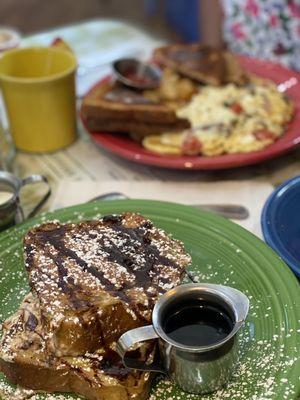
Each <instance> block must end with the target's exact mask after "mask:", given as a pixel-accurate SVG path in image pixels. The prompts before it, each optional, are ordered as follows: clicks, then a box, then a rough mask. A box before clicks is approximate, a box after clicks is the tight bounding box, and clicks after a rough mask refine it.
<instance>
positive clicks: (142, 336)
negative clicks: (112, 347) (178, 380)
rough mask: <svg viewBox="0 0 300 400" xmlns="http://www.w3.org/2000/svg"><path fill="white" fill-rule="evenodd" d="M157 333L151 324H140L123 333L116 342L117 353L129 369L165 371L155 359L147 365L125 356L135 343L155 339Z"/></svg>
mask: <svg viewBox="0 0 300 400" xmlns="http://www.w3.org/2000/svg"><path fill="white" fill-rule="evenodd" d="M157 338H158V335H157V333H156V332H155V330H154V328H153V326H152V325H147V326H142V327H140V328H136V329H132V330H131V331H128V332H126V333H124V334H123V335H122V336H121V337H120V338H119V340H118V342H117V348H116V350H117V353H118V354H119V356H120V357H121V358H122V361H123V364H124V365H125V367H127V368H129V369H138V370H140V371H153V372H160V373H166V372H165V370H164V368H163V366H162V365H161V362H160V361H159V360H158V359H156V358H157V357H155V359H154V361H153V362H152V363H151V364H149V365H147V364H146V363H145V362H144V361H141V360H135V359H133V358H130V357H128V356H126V353H127V351H128V350H129V349H130V348H131V347H132V346H133V345H135V344H137V343H141V342H145V341H147V340H152V339H157Z"/></svg>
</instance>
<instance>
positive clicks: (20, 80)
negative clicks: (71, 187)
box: [0, 47, 76, 152]
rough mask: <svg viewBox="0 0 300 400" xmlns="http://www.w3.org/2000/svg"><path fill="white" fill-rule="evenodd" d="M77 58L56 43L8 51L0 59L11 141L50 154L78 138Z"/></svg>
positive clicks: (25, 147) (27, 149) (28, 148)
mask: <svg viewBox="0 0 300 400" xmlns="http://www.w3.org/2000/svg"><path fill="white" fill-rule="evenodd" d="M75 71H76V59H75V57H74V55H73V54H72V53H69V52H67V51H65V50H62V49H58V48H54V47H30V48H22V49H15V50H10V51H8V52H6V53H4V54H3V56H2V57H1V58H0V84H1V88H2V92H3V97H4V101H5V105H6V110H7V113H8V118H9V124H10V131H11V133H12V137H13V140H14V142H15V145H16V147H17V148H18V149H20V150H25V151H30V152H50V151H54V150H57V149H60V148H62V147H65V146H67V145H69V144H70V143H72V142H73V141H74V140H75V138H76V106H75V101H76V96H75Z"/></svg>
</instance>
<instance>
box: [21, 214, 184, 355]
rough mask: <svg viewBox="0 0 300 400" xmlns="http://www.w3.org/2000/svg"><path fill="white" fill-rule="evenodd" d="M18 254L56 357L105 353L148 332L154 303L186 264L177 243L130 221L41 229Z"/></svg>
mask: <svg viewBox="0 0 300 400" xmlns="http://www.w3.org/2000/svg"><path fill="white" fill-rule="evenodd" d="M24 247H25V264H26V269H27V272H28V275H29V283H30V285H31V288H32V291H33V292H34V293H35V294H36V296H37V298H38V299H39V303H40V307H41V314H42V323H43V326H44V331H45V332H47V333H48V337H47V340H46V349H47V351H49V353H52V354H55V355H56V356H63V355H71V356H75V355H81V354H84V353H85V352H87V351H89V352H93V351H95V350H96V349H97V348H99V347H101V346H104V347H108V346H109V345H110V344H111V343H112V342H114V341H116V340H117V339H118V338H119V337H120V336H121V335H122V334H123V333H124V332H125V331H127V330H129V329H132V328H135V327H138V326H142V325H145V324H148V323H149V322H150V321H151V314H152V309H153V306H154V304H155V302H156V300H157V298H158V297H159V296H160V295H161V294H163V293H164V292H166V291H167V290H169V289H171V288H172V287H174V286H177V285H178V284H179V283H180V282H181V280H182V278H183V276H184V274H185V267H186V266H187V265H188V264H189V263H190V257H189V256H188V255H187V254H186V252H185V250H184V247H183V245H182V243H181V242H179V241H177V240H174V239H172V238H170V237H169V236H168V235H167V234H166V233H165V232H164V231H162V230H160V229H157V228H156V227H155V226H154V225H153V224H152V223H151V222H150V221H149V220H147V219H145V218H144V217H142V216H141V215H138V214H134V213H125V214H122V215H111V216H106V217H103V218H102V219H101V220H98V221H89V222H81V223H79V224H65V225H62V224H59V223H48V224H45V225H41V226H40V227H38V228H35V229H33V230H31V231H29V232H28V234H27V235H26V236H25V239H24Z"/></svg>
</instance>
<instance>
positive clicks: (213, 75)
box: [154, 43, 246, 86]
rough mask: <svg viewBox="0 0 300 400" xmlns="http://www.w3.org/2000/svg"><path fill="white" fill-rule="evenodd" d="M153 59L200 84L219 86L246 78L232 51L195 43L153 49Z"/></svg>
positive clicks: (241, 81) (242, 80)
mask: <svg viewBox="0 0 300 400" xmlns="http://www.w3.org/2000/svg"><path fill="white" fill-rule="evenodd" d="M154 59H155V60H156V61H157V62H158V63H160V64H161V65H162V66H164V67H169V68H171V69H173V70H174V71H177V72H180V73H181V74H183V75H184V76H186V77H189V78H191V79H195V80H196V81H198V82H201V83H207V84H211V85H217V86H218V85H221V84H223V83H230V82H231V83H237V84H243V83H245V80H246V73H245V71H244V70H243V68H242V67H241V66H240V64H239V62H238V60H237V59H236V57H235V56H234V55H233V54H231V53H229V52H227V51H221V50H219V49H215V48H213V47H210V46H206V45H201V44H198V43H195V44H174V45H167V46H163V47H160V48H158V49H156V50H155V51H154Z"/></svg>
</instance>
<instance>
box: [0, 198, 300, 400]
mask: <svg viewBox="0 0 300 400" xmlns="http://www.w3.org/2000/svg"><path fill="white" fill-rule="evenodd" d="M123 211H135V212H139V213H141V214H143V215H145V216H146V217H149V218H150V219H151V220H152V221H153V222H154V223H155V224H156V225H157V226H159V227H161V228H163V229H165V230H166V231H167V232H169V233H171V234H172V235H173V236H174V237H175V238H177V239H180V240H182V241H183V242H184V244H185V247H186V250H187V251H188V252H189V253H190V254H191V256H192V258H193V264H192V267H191V270H192V271H193V272H194V273H195V275H196V276H197V279H198V280H199V281H200V282H213V283H221V284H225V285H229V286H233V287H236V288H238V289H240V290H241V291H243V292H244V293H246V294H247V295H248V296H249V299H250V302H251V308H250V314H249V318H248V320H247V323H246V325H245V327H244V329H243V331H242V333H241V341H240V342H241V346H240V347H241V349H240V352H241V354H240V355H241V357H240V364H239V366H238V369H237V372H236V373H235V375H234V377H233V379H232V381H231V382H230V384H229V385H228V386H227V387H226V388H224V389H222V390H219V391H218V392H216V393H214V394H211V395H207V396H204V397H203V398H204V399H215V400H220V399H222V400H223V399H229V400H245V399H248V400H266V399H272V400H274V399H278V400H293V399H297V395H298V396H299V394H300V381H299V376H300V357H299V353H300V334H299V333H300V311H299V304H300V301H299V300H300V291H299V285H298V282H297V281H296V279H295V278H294V276H293V275H292V273H291V272H290V270H289V269H288V268H287V266H286V265H285V264H284V263H283V261H282V260H281V259H280V258H279V257H278V256H277V255H276V254H275V253H274V252H273V251H272V250H271V249H270V248H269V247H268V246H266V245H265V244H264V243H263V242H262V241H260V240H259V239H257V238H256V237H255V236H254V235H252V234H250V233H249V232H247V231H246V230H244V229H242V228H240V227H239V226H238V225H235V224H234V223H232V222H229V221H227V220H225V219H223V218H220V217H217V216H215V215H213V214H210V213H206V212H200V211H198V210H195V209H193V208H192V207H186V206H181V205H177V204H173V203H163V202H156V201H145V200H119V201H110V202H95V203H89V204H84V205H79V206H75V207H71V208H66V209H62V210H59V211H56V212H54V213H49V214H46V215H43V216H41V217H39V218H36V219H32V220H30V221H27V222H25V223H24V224H22V225H20V226H18V227H16V228H11V229H10V230H8V231H6V232H5V233H2V235H0V260H1V265H0V289H1V294H0V312H1V316H0V318H1V319H2V320H3V319H5V318H6V317H8V316H9V315H10V314H12V313H13V312H14V311H15V310H16V309H17V308H18V306H19V304H20V302H21V300H22V298H23V296H24V295H25V293H26V292H27V291H28V284H27V279H26V275H25V272H24V266H23V258H22V238H23V235H24V234H25V232H26V231H27V230H28V229H29V228H31V227H32V226H33V225H35V224H37V223H41V222H45V221H47V220H53V219H58V220H60V221H62V222H67V221H79V220H82V219H94V218H99V217H100V216H101V215H103V214H109V213H120V212H123ZM1 380H2V382H4V377H1ZM194 397H195V398H197V399H199V398H200V396H193V395H189V394H186V393H183V392H181V391H180V390H178V389H177V388H175V387H173V386H172V385H171V383H170V382H169V381H166V380H161V381H158V382H156V383H155V385H154V387H153V391H152V395H151V400H155V399H157V400H169V399H170V400H171V399H176V400H181V399H182V400H186V399H187V400H188V399H191V398H194ZM41 398H43V396H42V395H41Z"/></svg>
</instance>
